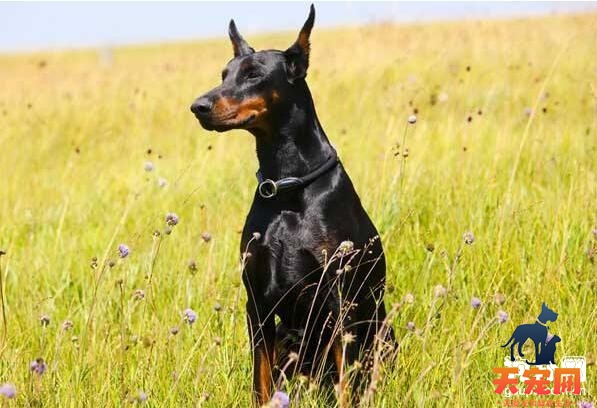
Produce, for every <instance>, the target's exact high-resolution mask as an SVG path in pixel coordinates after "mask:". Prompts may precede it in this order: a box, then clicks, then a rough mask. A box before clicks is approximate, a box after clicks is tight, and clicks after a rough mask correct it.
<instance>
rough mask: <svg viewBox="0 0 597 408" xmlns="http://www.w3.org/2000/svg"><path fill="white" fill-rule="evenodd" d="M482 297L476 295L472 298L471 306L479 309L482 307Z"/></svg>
mask: <svg viewBox="0 0 597 408" xmlns="http://www.w3.org/2000/svg"><path fill="white" fill-rule="evenodd" d="M481 303H483V302H481V299H479V298H478V297H474V296H473V298H472V299H471V306H472V307H473V309H478V308H479V307H481Z"/></svg>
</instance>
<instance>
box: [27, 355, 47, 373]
mask: <svg viewBox="0 0 597 408" xmlns="http://www.w3.org/2000/svg"><path fill="white" fill-rule="evenodd" d="M46 368H48V367H47V366H46V362H45V361H44V359H43V358H41V357H38V358H36V359H35V360H33V361H32V362H31V363H30V364H29V370H30V371H31V372H32V373H35V374H37V375H39V376H41V375H43V373H45V372H46Z"/></svg>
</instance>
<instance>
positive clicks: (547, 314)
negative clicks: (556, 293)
mask: <svg viewBox="0 0 597 408" xmlns="http://www.w3.org/2000/svg"><path fill="white" fill-rule="evenodd" d="M539 317H540V320H541V321H542V322H545V323H547V322H555V321H556V320H557V319H558V314H557V313H556V312H554V311H553V310H551V309H550V308H549V307H547V305H546V304H545V302H543V304H542V305H541V314H540V315H539Z"/></svg>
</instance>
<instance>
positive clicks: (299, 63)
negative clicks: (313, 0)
mask: <svg viewBox="0 0 597 408" xmlns="http://www.w3.org/2000/svg"><path fill="white" fill-rule="evenodd" d="M314 22H315V7H314V6H313V4H311V8H310V10H309V17H307V21H305V24H304V25H303V28H302V29H301V32H300V33H299V36H298V38H297V40H296V41H295V43H294V44H292V46H291V47H290V48H288V49H287V50H286V51H285V52H284V55H285V56H286V72H287V75H288V81H289V82H290V83H293V82H294V81H295V80H297V79H302V78H304V77H306V76H307V68H309V53H310V51H311V43H310V42H309V37H310V36H311V29H312V28H313V23H314Z"/></svg>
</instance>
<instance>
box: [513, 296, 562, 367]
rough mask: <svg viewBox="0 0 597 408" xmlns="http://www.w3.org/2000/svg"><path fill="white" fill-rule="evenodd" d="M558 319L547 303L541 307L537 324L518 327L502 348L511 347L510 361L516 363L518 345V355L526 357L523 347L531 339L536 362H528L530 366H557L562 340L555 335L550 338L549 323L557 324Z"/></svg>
mask: <svg viewBox="0 0 597 408" xmlns="http://www.w3.org/2000/svg"><path fill="white" fill-rule="evenodd" d="M557 318H558V314H557V313H556V312H554V311H553V310H551V309H550V308H549V307H547V305H546V304H545V302H543V304H542V305H541V313H540V314H539V316H537V320H536V321H535V323H531V324H521V325H520V326H518V327H517V328H516V329H515V330H514V333H512V337H510V339H509V340H508V341H507V342H506V344H504V345H503V346H502V347H508V346H510V360H512V361H514V360H515V358H514V347H515V346H516V345H517V344H518V354H519V355H520V357H524V354H522V346H523V345H524V343H525V342H526V341H527V340H528V339H531V340H533V342H534V343H535V362H533V363H531V362H529V361H528V360H527V364H529V365H539V364H555V357H554V356H555V353H556V344H557V343H558V342H560V341H561V340H562V339H560V337H558V336H556V335H554V336H549V335H548V330H549V326H548V325H547V323H548V322H555V321H556V320H557Z"/></svg>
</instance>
